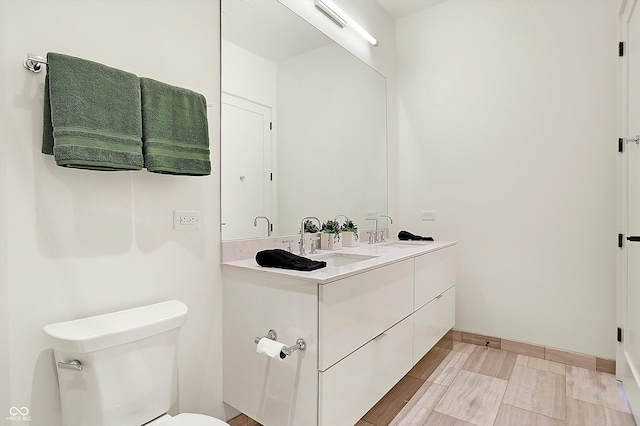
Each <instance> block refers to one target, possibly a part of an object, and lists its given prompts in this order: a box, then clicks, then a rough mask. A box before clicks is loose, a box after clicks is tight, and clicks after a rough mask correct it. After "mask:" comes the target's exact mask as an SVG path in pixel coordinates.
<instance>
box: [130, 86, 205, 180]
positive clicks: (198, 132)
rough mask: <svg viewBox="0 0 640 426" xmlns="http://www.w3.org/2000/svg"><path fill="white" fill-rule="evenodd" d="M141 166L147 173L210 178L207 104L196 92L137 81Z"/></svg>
mask: <svg viewBox="0 0 640 426" xmlns="http://www.w3.org/2000/svg"><path fill="white" fill-rule="evenodd" d="M140 89H141V94H142V144H143V148H142V149H143V153H144V166H145V167H146V168H147V170H149V171H150V172H154V173H168V174H176V175H193V176H198V175H210V174H211V161H210V159H209V127H208V123H207V101H206V99H205V98H204V96H202V95H201V94H199V93H196V92H193V91H191V90H187V89H183V88H180V87H175V86H171V85H168V84H165V83H161V82H159V81H156V80H152V79H150V78H140Z"/></svg>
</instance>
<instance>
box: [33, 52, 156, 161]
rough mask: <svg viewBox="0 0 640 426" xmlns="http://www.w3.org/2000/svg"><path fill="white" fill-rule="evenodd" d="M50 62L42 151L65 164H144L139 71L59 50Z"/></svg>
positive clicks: (45, 93) (50, 55)
mask: <svg viewBox="0 0 640 426" xmlns="http://www.w3.org/2000/svg"><path fill="white" fill-rule="evenodd" d="M47 62H48V65H47V77H46V79H45V89H44V126H43V136H42V152H43V153H44V154H50V155H53V156H54V157H55V159H56V164H58V165H59V166H64V167H74V168H81V169H90V170H140V169H142V166H143V157H142V113H141V108H140V84H139V82H138V77H137V76H136V75H134V74H131V73H128V72H125V71H120V70H117V69H115V68H111V67H107V66H105V65H102V64H99V63H97V62H91V61H87V60H84V59H79V58H74V57H72V56H67V55H62V54H59V53H49V54H47Z"/></svg>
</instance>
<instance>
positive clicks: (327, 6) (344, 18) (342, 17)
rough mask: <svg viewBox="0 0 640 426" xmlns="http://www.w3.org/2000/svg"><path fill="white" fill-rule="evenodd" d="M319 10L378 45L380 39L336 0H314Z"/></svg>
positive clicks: (335, 21) (342, 26)
mask: <svg viewBox="0 0 640 426" xmlns="http://www.w3.org/2000/svg"><path fill="white" fill-rule="evenodd" d="M314 3H315V5H316V7H317V8H318V10H320V11H321V12H322V13H324V14H325V15H326V16H327V17H328V18H329V19H331V20H332V21H333V22H334V23H335V24H336V25H337V26H339V27H340V28H344V27H346V26H349V27H351V28H353V29H354V30H356V32H357V33H358V34H360V35H361V36H362V37H364V38H365V39H366V40H367V41H368V42H369V43H371V45H373V46H378V44H379V43H378V40H376V38H375V37H373V36H372V35H371V34H369V33H368V32H367V31H366V30H365V29H364V28H362V27H361V26H360V25H359V24H358V23H357V22H356V21H354V20H353V19H352V18H351V17H350V16H349V15H347V14H346V13H344V11H343V10H342V9H340V8H339V7H338V6H336V4H335V3H334V2H332V1H331V0H315V1H314Z"/></svg>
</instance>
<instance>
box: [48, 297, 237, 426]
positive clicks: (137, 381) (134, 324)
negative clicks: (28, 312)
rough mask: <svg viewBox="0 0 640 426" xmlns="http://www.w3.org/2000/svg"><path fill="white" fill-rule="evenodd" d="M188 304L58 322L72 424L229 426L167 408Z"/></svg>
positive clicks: (67, 421) (65, 410) (60, 366)
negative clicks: (175, 412)
mask: <svg viewBox="0 0 640 426" xmlns="http://www.w3.org/2000/svg"><path fill="white" fill-rule="evenodd" d="M187 312H188V309H187V306H186V305H185V304H184V303H182V302H179V301H177V300H170V301H167V302H162V303H156V304H154V305H148V306H142V307H139V308H133V309H128V310H125V311H118V312H112V313H108V314H103V315H97V316H92V317H88V318H82V319H77V320H72V321H66V322H60V323H56V324H50V325H47V326H45V327H44V331H45V333H46V334H47V335H49V337H50V338H51V341H52V347H53V353H54V356H55V360H56V366H57V371H58V386H59V388H60V403H61V409H62V410H61V411H62V424H63V425H64V426H87V425H91V426H141V425H144V426H223V425H227V423H225V422H223V421H222V420H218V419H215V418H213V417H209V416H205V415H202V414H187V413H184V414H177V415H175V416H170V415H169V414H166V413H167V412H168V411H169V409H170V408H171V406H172V405H173V404H174V403H175V401H176V400H177V396H178V385H177V376H178V374H177V371H178V363H177V348H178V341H179V331H180V327H182V325H183V324H184V322H185V320H186V316H187Z"/></svg>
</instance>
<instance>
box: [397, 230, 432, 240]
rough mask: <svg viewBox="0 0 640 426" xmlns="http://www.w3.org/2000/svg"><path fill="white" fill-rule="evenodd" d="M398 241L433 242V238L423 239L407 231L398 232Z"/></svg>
mask: <svg viewBox="0 0 640 426" xmlns="http://www.w3.org/2000/svg"><path fill="white" fill-rule="evenodd" d="M398 239H399V240H401V241H433V238H432V237H421V236H420V235H414V234H412V233H411V232H407V231H400V232H398Z"/></svg>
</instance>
